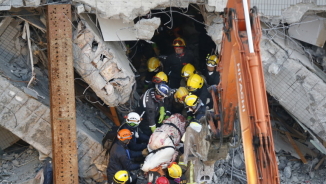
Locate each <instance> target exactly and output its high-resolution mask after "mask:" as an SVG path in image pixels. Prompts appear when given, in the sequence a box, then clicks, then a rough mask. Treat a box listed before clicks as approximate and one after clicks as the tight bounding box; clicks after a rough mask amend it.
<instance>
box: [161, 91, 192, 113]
mask: <svg viewBox="0 0 326 184" xmlns="http://www.w3.org/2000/svg"><path fill="white" fill-rule="evenodd" d="M188 94H189V92H188V90H187V89H186V88H185V87H179V88H178V89H177V90H172V93H171V96H169V97H168V98H167V99H166V100H165V101H164V103H165V104H166V105H165V107H166V108H167V110H168V111H170V112H171V114H175V113H179V114H182V111H183V109H184V107H185V106H184V99H185V98H186V96H187V95H188ZM167 118H168V117H165V119H167Z"/></svg>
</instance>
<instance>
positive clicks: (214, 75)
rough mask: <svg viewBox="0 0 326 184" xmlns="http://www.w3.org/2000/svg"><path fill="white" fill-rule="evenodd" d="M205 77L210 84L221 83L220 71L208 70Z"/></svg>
mask: <svg viewBox="0 0 326 184" xmlns="http://www.w3.org/2000/svg"><path fill="white" fill-rule="evenodd" d="M205 78H206V82H207V84H208V86H211V85H218V84H219V83H220V73H219V72H217V71H213V72H209V71H206V73H205Z"/></svg>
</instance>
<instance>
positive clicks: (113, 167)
mask: <svg viewBox="0 0 326 184" xmlns="http://www.w3.org/2000/svg"><path fill="white" fill-rule="evenodd" d="M117 138H118V141H116V142H115V143H114V144H113V146H112V149H111V150H110V158H109V164H108V167H107V170H106V172H107V178H108V183H112V182H113V178H114V175H115V173H116V172H118V171H120V170H126V171H128V172H129V173H130V171H132V170H136V169H139V168H140V164H135V163H132V161H131V158H136V157H140V156H142V153H141V152H140V151H137V152H136V151H131V150H129V149H128V147H127V145H128V144H129V142H130V140H131V139H132V132H130V130H128V129H121V130H119V132H118V135H117ZM130 177H131V180H130V183H137V177H136V176H135V175H132V174H131V173H130Z"/></svg>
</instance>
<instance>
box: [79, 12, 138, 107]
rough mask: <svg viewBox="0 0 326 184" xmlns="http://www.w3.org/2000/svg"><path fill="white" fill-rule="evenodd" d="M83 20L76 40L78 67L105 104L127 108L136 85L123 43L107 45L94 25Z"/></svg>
mask: <svg viewBox="0 0 326 184" xmlns="http://www.w3.org/2000/svg"><path fill="white" fill-rule="evenodd" d="M82 17H83V18H84V20H82V21H80V22H79V25H78V28H77V30H75V31H74V36H73V42H74V44H73V48H74V51H73V53H74V67H75V69H76V70H77V72H78V73H79V74H80V75H81V77H82V78H83V79H84V80H85V81H86V82H87V83H88V84H89V86H90V87H91V88H92V90H93V91H94V92H95V93H96V95H97V96H98V97H99V98H101V100H102V101H104V103H105V104H107V105H109V106H117V105H119V104H124V103H125V102H127V101H128V99H129V96H130V94H131V91H132V87H133V84H134V83H135V75H134V73H133V71H132V70H131V68H130V65H129V64H130V63H129V60H128V58H127V56H126V55H125V53H124V51H123V49H122V47H121V46H120V45H119V44H120V42H104V41H103V40H102V37H101V36H100V34H99V32H97V28H96V27H95V25H93V23H92V21H91V20H90V19H89V18H88V17H87V16H82ZM93 43H96V44H98V45H97V46H94V44H93Z"/></svg>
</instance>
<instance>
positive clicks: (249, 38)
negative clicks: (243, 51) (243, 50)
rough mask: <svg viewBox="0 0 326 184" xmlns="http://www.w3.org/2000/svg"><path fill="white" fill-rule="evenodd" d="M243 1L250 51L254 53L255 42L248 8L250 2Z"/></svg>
mask: <svg viewBox="0 0 326 184" xmlns="http://www.w3.org/2000/svg"><path fill="white" fill-rule="evenodd" d="M242 3H243V10H244V15H245V22H246V29H247V35H248V45H249V52H250V53H254V44H253V42H252V33H251V24H250V17H249V10H248V2H247V0H242Z"/></svg>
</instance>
